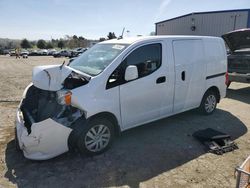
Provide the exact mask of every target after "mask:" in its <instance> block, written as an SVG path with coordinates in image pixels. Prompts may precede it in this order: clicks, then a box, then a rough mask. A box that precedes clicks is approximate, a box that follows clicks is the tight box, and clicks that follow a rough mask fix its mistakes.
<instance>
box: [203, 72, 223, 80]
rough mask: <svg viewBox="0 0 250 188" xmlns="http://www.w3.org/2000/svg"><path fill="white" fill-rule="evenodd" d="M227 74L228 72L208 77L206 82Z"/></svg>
mask: <svg viewBox="0 0 250 188" xmlns="http://www.w3.org/2000/svg"><path fill="white" fill-rule="evenodd" d="M225 74H226V72H223V73H219V74H214V75H211V76H207V77H206V80H208V79H211V78H216V77H220V76H224V75H225Z"/></svg>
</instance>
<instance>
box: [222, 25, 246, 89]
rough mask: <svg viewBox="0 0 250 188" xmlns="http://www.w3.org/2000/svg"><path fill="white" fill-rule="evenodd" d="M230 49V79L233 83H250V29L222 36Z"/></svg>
mask: <svg viewBox="0 0 250 188" xmlns="http://www.w3.org/2000/svg"><path fill="white" fill-rule="evenodd" d="M222 38H223V39H224V40H225V42H226V44H227V46H228V48H229V49H230V51H229V53H228V56H227V58H228V77H229V81H228V83H227V86H228V87H229V85H230V83H231V82H243V83H250V29H240V30H235V31H231V32H229V33H226V34H224V35H223V36H222Z"/></svg>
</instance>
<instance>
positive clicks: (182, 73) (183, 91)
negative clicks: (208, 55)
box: [172, 39, 206, 113]
mask: <svg viewBox="0 0 250 188" xmlns="http://www.w3.org/2000/svg"><path fill="white" fill-rule="evenodd" d="M172 45H173V54H174V63H175V96H174V112H175V113H177V112H182V111H184V110H187V109H191V108H194V107H197V106H199V104H200V102H201V97H202V95H203V91H204V88H205V72H206V66H205V65H206V62H205V60H204V59H205V56H204V49H203V41H202V40H191V39H190V40H186V39H185V40H174V41H173V43H172Z"/></svg>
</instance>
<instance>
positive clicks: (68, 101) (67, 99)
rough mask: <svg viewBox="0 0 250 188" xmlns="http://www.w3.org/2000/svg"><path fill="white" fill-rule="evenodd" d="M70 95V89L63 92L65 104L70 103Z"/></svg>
mask: <svg viewBox="0 0 250 188" xmlns="http://www.w3.org/2000/svg"><path fill="white" fill-rule="evenodd" d="M71 95H72V93H71V92H70V91H68V92H67V93H65V96H64V101H65V104H66V105H70V104H71Z"/></svg>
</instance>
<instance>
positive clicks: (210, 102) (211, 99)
mask: <svg viewBox="0 0 250 188" xmlns="http://www.w3.org/2000/svg"><path fill="white" fill-rule="evenodd" d="M215 106H216V98H215V96H214V95H209V96H208V97H207V99H206V102H205V110H206V111H207V112H208V113H210V112H212V111H213V110H214V109H215Z"/></svg>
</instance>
